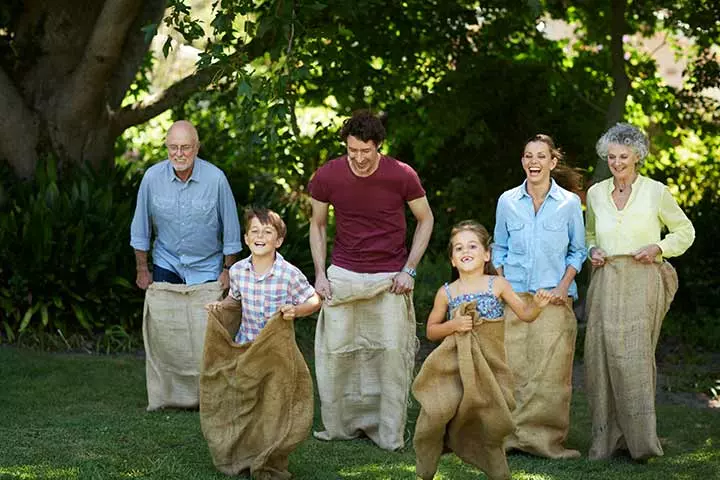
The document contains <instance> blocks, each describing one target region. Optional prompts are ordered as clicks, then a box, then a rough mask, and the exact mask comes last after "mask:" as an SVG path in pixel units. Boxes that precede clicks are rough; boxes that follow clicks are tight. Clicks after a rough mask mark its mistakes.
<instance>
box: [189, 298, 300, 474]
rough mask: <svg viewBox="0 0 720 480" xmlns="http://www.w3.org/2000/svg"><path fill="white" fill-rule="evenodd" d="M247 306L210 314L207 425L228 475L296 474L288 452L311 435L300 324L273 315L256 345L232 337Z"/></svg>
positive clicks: (203, 415)
mask: <svg viewBox="0 0 720 480" xmlns="http://www.w3.org/2000/svg"><path fill="white" fill-rule="evenodd" d="M240 317H241V312H240V308H239V307H238V308H237V309H227V308H223V309H221V310H220V311H212V312H210V313H209V314H208V325H207V333H206V335H205V351H204V354H203V364H202V376H201V377H200V425H201V427H202V432H203V435H204V436H205V439H206V440H207V442H208V446H209V448H210V454H211V456H212V459H213V463H214V464H215V467H217V469H218V470H220V471H221V472H223V473H225V474H227V475H237V474H239V473H240V472H242V471H244V470H248V469H249V470H250V473H251V475H252V477H253V478H256V479H272V480H282V479H287V478H290V477H291V476H292V475H291V474H290V473H289V472H288V456H289V455H290V453H291V452H292V451H293V450H294V449H295V448H296V447H297V446H298V445H299V444H300V442H302V441H303V440H304V439H305V438H306V437H307V436H308V434H309V433H310V428H311V426H312V420H313V393H312V379H311V377H310V371H309V370H308V367H307V364H306V363H305V359H304V358H303V356H302V353H300V350H299V349H298V347H297V344H296V343H295V325H294V322H292V321H287V320H284V319H283V318H282V314H280V313H279V312H278V313H276V314H275V315H273V317H272V318H271V319H270V320H269V321H268V323H267V325H266V326H265V327H264V328H263V329H262V330H261V331H260V335H258V336H257V338H255V340H254V341H253V342H252V343H249V344H243V345H238V344H237V343H235V342H234V341H233V339H234V338H235V334H236V333H237V330H238V327H239V326H240Z"/></svg>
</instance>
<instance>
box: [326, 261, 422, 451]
mask: <svg viewBox="0 0 720 480" xmlns="http://www.w3.org/2000/svg"><path fill="white" fill-rule="evenodd" d="M393 276H394V274H393V273H370V274H368V273H355V272H351V271H349V270H346V269H343V268H340V267H337V266H335V265H331V266H330V268H328V279H329V280H330V284H331V285H332V293H333V294H332V299H331V300H329V301H327V302H325V303H324V304H323V307H322V310H321V311H320V315H319V317H318V324H317V330H316V332H315V372H316V377H317V383H318V391H319V393H320V403H321V413H322V420H323V424H324V425H325V431H324V432H317V433H316V434H315V437H316V438H319V439H321V440H331V439H340V440H348V439H352V438H357V437H358V436H359V435H360V434H362V433H364V434H365V435H367V436H368V437H369V438H370V439H371V440H372V441H373V442H375V444H377V445H378V446H379V447H380V448H383V449H386V450H395V449H398V448H401V447H403V446H404V444H405V437H404V434H405V424H406V421H407V405H408V398H409V395H410V383H411V381H412V374H413V367H414V363H415V351H416V344H417V338H416V337H415V309H414V307H413V303H412V297H411V296H410V295H397V294H394V293H390V292H389V291H388V289H389V288H390V286H391V285H392V277H393Z"/></svg>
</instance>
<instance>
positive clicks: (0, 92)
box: [0, 68, 39, 178]
mask: <svg viewBox="0 0 720 480" xmlns="http://www.w3.org/2000/svg"><path fill="white" fill-rule="evenodd" d="M38 130H39V129H38V122H37V118H36V116H35V115H34V114H33V113H32V111H31V110H30V109H29V108H27V106H25V103H24V102H23V99H22V97H21V96H20V92H19V91H18V90H17V88H16V87H15V85H14V84H13V81H12V80H11V79H10V77H9V76H8V75H7V73H6V72H5V70H4V69H2V68H0V156H2V157H4V158H5V159H7V161H8V162H9V163H10V165H11V166H12V168H13V170H14V171H15V173H16V174H17V175H18V176H19V177H20V178H30V177H32V176H33V174H34V173H35V165H36V164H37V158H38V157H37V150H36V147H37V142H38V135H39V134H38Z"/></svg>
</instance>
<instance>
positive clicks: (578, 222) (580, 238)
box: [565, 198, 587, 272]
mask: <svg viewBox="0 0 720 480" xmlns="http://www.w3.org/2000/svg"><path fill="white" fill-rule="evenodd" d="M576 200H577V207H576V208H573V209H572V213H571V215H570V221H569V225H568V227H569V228H568V234H569V236H570V244H569V245H568V253H567V256H566V257H565V263H566V266H568V267H573V268H574V269H575V271H576V272H579V271H580V270H581V269H582V264H583V262H584V261H585V259H586V258H587V249H586V248H585V225H584V224H583V215H582V208H580V199H579V198H576Z"/></svg>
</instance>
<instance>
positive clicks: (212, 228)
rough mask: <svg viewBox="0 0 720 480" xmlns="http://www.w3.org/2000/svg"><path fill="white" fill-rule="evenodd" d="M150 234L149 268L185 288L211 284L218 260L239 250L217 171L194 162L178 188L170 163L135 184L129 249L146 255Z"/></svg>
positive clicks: (232, 210) (236, 226)
mask: <svg viewBox="0 0 720 480" xmlns="http://www.w3.org/2000/svg"><path fill="white" fill-rule="evenodd" d="M151 227H152V229H151ZM152 230H154V231H155V242H154V243H153V250H152V260H153V263H154V264H155V265H158V266H160V267H162V268H165V269H168V270H171V271H173V272H175V273H177V274H178V275H179V276H180V277H181V278H182V279H183V280H185V283H187V284H188V285H195V284H198V283H204V282H207V281H213V280H217V278H218V276H219V275H220V271H221V270H222V262H223V255H232V254H234V253H237V252H239V251H240V250H241V249H242V244H241V240H240V220H239V219H238V214H237V207H236V206H235V198H234V197H233V194H232V191H231V190H230V184H229V183H228V181H227V178H225V174H224V173H223V172H222V170H220V169H219V168H217V167H216V166H215V165H212V164H211V163H208V162H206V161H205V160H202V159H200V158H196V159H195V165H194V166H193V171H192V174H191V175H190V178H188V180H187V181H186V182H183V181H181V180H180V179H179V178H178V177H177V176H176V175H175V172H174V170H173V167H172V164H171V163H170V160H164V161H162V162H160V163H158V164H156V165H153V166H152V167H150V168H149V169H148V170H147V172H145V176H144V177H143V179H142V182H141V183H140V190H139V191H138V198H137V206H136V207H135V216H134V217H133V221H132V225H131V227H130V245H131V246H132V247H133V248H134V249H136V250H142V251H148V250H150V240H151V236H152Z"/></svg>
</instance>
